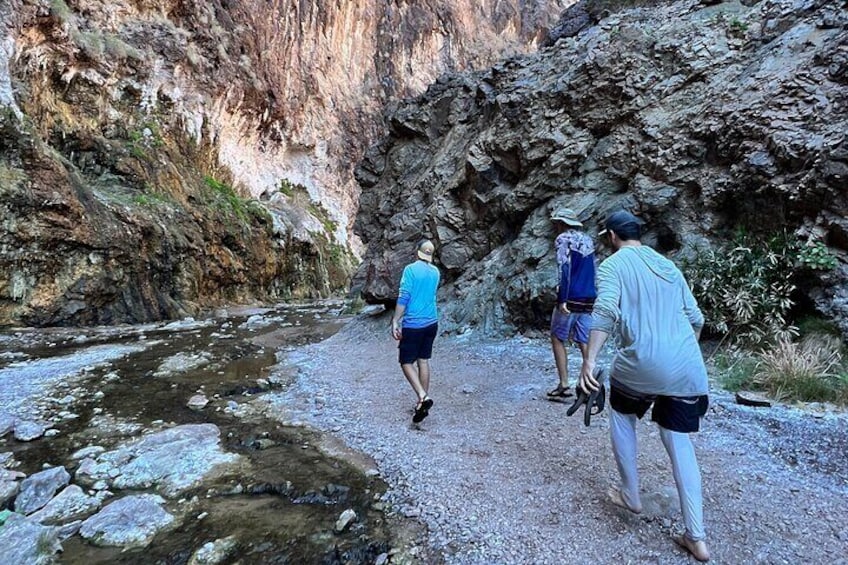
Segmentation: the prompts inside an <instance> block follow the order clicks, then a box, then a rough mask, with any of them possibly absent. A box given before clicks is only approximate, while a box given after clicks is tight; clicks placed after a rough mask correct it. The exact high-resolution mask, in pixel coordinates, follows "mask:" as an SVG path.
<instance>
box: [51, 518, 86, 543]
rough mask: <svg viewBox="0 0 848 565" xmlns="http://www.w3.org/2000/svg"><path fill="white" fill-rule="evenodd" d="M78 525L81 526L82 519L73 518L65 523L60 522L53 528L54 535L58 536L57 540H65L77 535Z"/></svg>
mask: <svg viewBox="0 0 848 565" xmlns="http://www.w3.org/2000/svg"><path fill="white" fill-rule="evenodd" d="M80 527H82V520H75V521H73V522H69V523H67V524H62V525H61V526H57V527H56V528H55V530H56V535H57V536H59V541H65V540H66V539H68V538H70V537H73V536H75V535H77V533H79V530H80Z"/></svg>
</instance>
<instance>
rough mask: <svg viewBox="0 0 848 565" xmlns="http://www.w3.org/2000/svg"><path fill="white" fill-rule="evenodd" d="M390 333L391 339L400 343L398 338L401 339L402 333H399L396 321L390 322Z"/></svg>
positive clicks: (399, 329)
mask: <svg viewBox="0 0 848 565" xmlns="http://www.w3.org/2000/svg"><path fill="white" fill-rule="evenodd" d="M391 333H392V337H393V338H394V339H395V340H396V341H400V338H401V337H403V335H402V334H403V332H402V331H401V328H400V326H399V325H398V323H397V321H395V320H392V328H391Z"/></svg>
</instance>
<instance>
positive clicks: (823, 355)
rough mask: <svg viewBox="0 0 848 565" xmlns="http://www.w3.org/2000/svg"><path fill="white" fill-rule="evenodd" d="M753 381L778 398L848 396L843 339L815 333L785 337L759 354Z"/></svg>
mask: <svg viewBox="0 0 848 565" xmlns="http://www.w3.org/2000/svg"><path fill="white" fill-rule="evenodd" d="M758 357H759V363H758V365H757V368H756V370H755V372H754V375H753V382H754V383H755V384H756V385H758V386H760V387H762V388H763V389H765V390H767V391H769V393H771V394H772V395H773V396H774V397H776V398H782V399H786V398H793V399H797V400H803V401H836V402H844V401H845V400H846V399H848V386H846V384H847V383H846V379H845V376H844V374H843V372H842V341H841V340H840V339H839V338H838V337H835V336H832V335H825V334H814V335H810V336H808V337H807V338H805V339H803V340H802V341H801V342H793V341H790V340H787V339H781V340H780V341H779V342H778V343H777V345H775V346H774V347H773V348H771V349H767V350H764V351H763V352H761V353H760V354H759V356H758Z"/></svg>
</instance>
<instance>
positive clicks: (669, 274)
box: [624, 245, 678, 282]
mask: <svg viewBox="0 0 848 565" xmlns="http://www.w3.org/2000/svg"><path fill="white" fill-rule="evenodd" d="M624 249H629V250H631V251H630V252H631V253H635V254H636V256H637V257H639V259H641V260H642V262H644V263H645V265H647V266H648V268H649V269H650V270H651V272H652V273H654V274H655V275H657V276H658V277H659V278H661V279H663V280H665V281H668V282H674V281H675V280H676V279H677V272H678V271H677V267H676V266H675V265H674V263H672V262H671V261H670V260H668V259H666V258H665V257H663V256H662V255H660V254H659V253H657V252H656V251H654V250H653V249H652V248H650V247H648V246H647V245H642V246H640V247H625V248H624Z"/></svg>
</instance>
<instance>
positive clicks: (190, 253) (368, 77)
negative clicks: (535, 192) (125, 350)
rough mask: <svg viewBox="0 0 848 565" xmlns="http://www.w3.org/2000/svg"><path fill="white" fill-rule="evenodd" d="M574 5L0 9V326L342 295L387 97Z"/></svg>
mask: <svg viewBox="0 0 848 565" xmlns="http://www.w3.org/2000/svg"><path fill="white" fill-rule="evenodd" d="M570 3H571V2H569V1H567V0H560V1H556V0H549V1H544V0H537V1H527V0H507V1H499V2H479V1H476V0H473V1H472V0H460V1H447V0H429V1H428V0H424V1H420V2H418V1H417V2H382V1H377V0H358V1H346V2H337V1H329V0H326V1H311V2H309V1H305V2H283V1H281V0H270V1H266V0H262V1H260V0H250V1H244V2H231V1H220V0H217V1H213V2H199V1H184V2H180V1H170V0H158V1H157V0H154V1H148V0H117V1H109V2H106V1H99V0H98V1H94V0H37V1H36V0H11V1H10V2H5V3H3V4H2V5H0V130H2V137H0V209H2V211H3V217H2V224H0V323H19V322H23V323H31V324H95V323H115V322H121V321H145V320H153V319H161V318H167V317H174V316H180V315H185V314H190V313H194V312H196V311H198V310H200V309H202V308H203V307H205V306H208V305H211V304H214V303H219V302H223V301H245V300H251V299H276V298H289V297H294V298H299V297H317V296H325V295H327V294H329V293H332V292H337V291H341V290H342V289H344V288H345V287H346V285H347V283H348V281H349V277H350V274H351V272H352V269H353V264H354V262H355V260H356V259H355V254H356V253H358V252H359V251H361V247H360V246H359V245H358V242H357V241H356V240H355V239H354V240H351V239H350V238H349V234H350V228H351V224H352V217H353V213H354V211H355V209H356V206H357V204H358V198H359V187H358V185H357V184H356V183H355V182H354V181H353V180H352V178H353V177H352V170H353V167H354V165H355V163H356V162H357V161H358V160H359V159H360V158H361V155H362V153H363V148H364V147H367V146H368V145H369V144H370V143H371V142H372V141H373V140H375V139H377V138H378V136H379V135H381V134H382V133H383V131H384V125H383V124H384V122H383V120H382V115H383V111H384V108H385V107H386V105H387V104H389V103H391V102H392V101H393V100H395V99H396V98H398V97H401V96H407V95H412V94H417V93H419V92H421V91H422V90H423V89H424V88H425V87H426V86H427V85H428V84H429V83H431V82H432V81H433V80H434V79H435V78H436V77H438V76H440V75H441V74H442V73H444V72H445V71H449V70H462V69H467V68H472V67H484V66H486V65H489V64H491V63H492V62H494V61H495V60H497V59H499V58H500V57H502V56H509V55H513V54H516V53H521V52H527V51H531V50H533V49H535V47H536V45H537V44H538V42H539V41H540V40H541V39H542V38H543V36H544V33H545V30H546V29H547V28H548V27H549V26H551V25H552V24H553V23H554V22H556V19H557V17H558V16H559V14H560V12H561V11H562V9H563V8H564V7H566V6H567V5H568V4H570Z"/></svg>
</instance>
